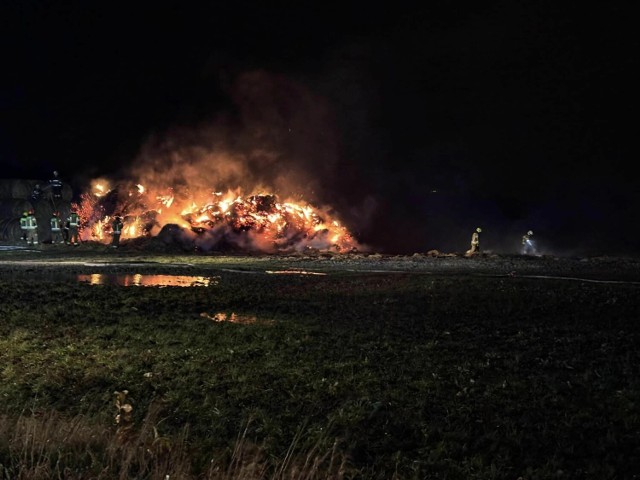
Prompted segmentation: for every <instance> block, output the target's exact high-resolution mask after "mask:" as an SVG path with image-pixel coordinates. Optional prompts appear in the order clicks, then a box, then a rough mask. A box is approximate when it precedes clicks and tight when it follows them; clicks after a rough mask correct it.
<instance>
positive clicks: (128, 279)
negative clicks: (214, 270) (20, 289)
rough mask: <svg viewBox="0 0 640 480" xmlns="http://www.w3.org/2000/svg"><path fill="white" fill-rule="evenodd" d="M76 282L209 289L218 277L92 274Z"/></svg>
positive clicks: (215, 283) (216, 282)
mask: <svg viewBox="0 0 640 480" xmlns="http://www.w3.org/2000/svg"><path fill="white" fill-rule="evenodd" d="M77 280H78V281H79V282H84V283H89V284H90V285H120V286H122V287H209V286H213V285H217V284H218V281H219V280H220V277H199V276H192V275H142V274H139V273H135V274H106V273H92V274H89V275H78V276H77Z"/></svg>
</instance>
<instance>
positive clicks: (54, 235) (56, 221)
mask: <svg viewBox="0 0 640 480" xmlns="http://www.w3.org/2000/svg"><path fill="white" fill-rule="evenodd" d="M49 224H50V225H51V243H64V240H63V239H62V220H60V214H59V213H58V212H53V214H52V215H51V220H49Z"/></svg>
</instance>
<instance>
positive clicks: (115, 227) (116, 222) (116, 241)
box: [111, 215, 124, 248]
mask: <svg viewBox="0 0 640 480" xmlns="http://www.w3.org/2000/svg"><path fill="white" fill-rule="evenodd" d="M122 227H124V224H123V223H122V218H120V215H116V216H115V217H114V219H113V222H112V223H111V228H112V233H113V238H112V240H111V247H112V248H118V247H119V246H120V234H121V233H122Z"/></svg>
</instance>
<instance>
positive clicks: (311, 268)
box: [0, 243, 640, 282]
mask: <svg viewBox="0 0 640 480" xmlns="http://www.w3.org/2000/svg"><path fill="white" fill-rule="evenodd" d="M222 270H228V271H237V272H244V273H255V274H276V273H281V274H293V275H295V274H298V275H313V274H334V275H335V274H348V273H349V272H371V273H377V272H384V273H393V272H413V273H419V274H438V275H441V274H447V275H449V274H450V275H497V276H503V275H504V276H512V277H513V276H520V277H539V278H545V277H561V278H566V279H567V280H586V281H608V282H640V257H637V258H636V257H605V256H600V257H557V256H546V255H545V256H525V255H499V254H491V253H485V254H481V255H477V256H474V257H472V258H467V257H465V256H464V255H462V254H441V253H436V254H426V253H424V254H423V253H417V254H414V255H410V256H400V255H383V254H358V253H353V254H333V253H316V252H307V253H294V254H289V255H282V254H281V255H250V254H220V253H198V252H174V251H144V250H139V249H133V248H126V247H124V248H121V249H118V250H115V249H110V248H108V247H107V246H105V245H103V244H94V243H85V244H82V245H80V246H78V247H73V246H66V245H41V246H40V247H39V248H25V247H24V246H17V248H16V246H11V245H0V275H22V274H26V275H31V274H33V273H34V272H37V273H38V274H40V275H41V276H43V277H42V278H45V277H46V278H49V279H54V278H56V277H57V276H58V275H60V276H64V277H67V276H68V275H69V274H84V275H91V274H103V275H108V274H121V275H124V274H130V275H136V274H138V275H178V276H195V277H200V276H203V277H207V276H211V275H215V273H216V272H219V271H222ZM105 278H106V277H105Z"/></svg>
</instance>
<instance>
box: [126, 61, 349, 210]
mask: <svg viewBox="0 0 640 480" xmlns="http://www.w3.org/2000/svg"><path fill="white" fill-rule="evenodd" d="M229 94H230V96H231V97H232V99H233V101H234V105H235V109H234V111H233V112H227V113H225V114H222V115H220V116H218V117H217V118H215V119H213V120H211V121H210V122H207V123H204V124H200V125H197V126H181V127H175V128H173V129H170V130H169V131H165V132H161V133H157V134H155V135H153V136H151V137H150V138H148V140H147V141H146V142H145V143H144V145H143V146H142V149H141V151H140V154H139V156H138V158H137V159H136V161H135V162H134V164H133V166H132V168H131V169H130V170H129V171H128V172H127V173H126V175H127V176H130V177H133V178H137V179H139V181H140V183H142V184H144V185H145V186H146V185H149V187H150V188H155V187H157V188H161V187H166V186H167V185H169V186H172V187H175V188H176V189H179V188H180V187H182V186H188V187H189V189H190V190H192V191H196V190H199V191H203V192H208V191H211V189H217V190H220V191H226V190H234V189H237V188H240V189H242V191H244V192H245V193H247V194H252V193H262V192H264V193H273V194H276V195H278V196H279V197H280V198H281V199H282V200H288V199H291V200H297V201H300V200H304V201H307V202H310V203H317V202H318V201H320V200H321V199H322V197H323V195H322V192H323V191H324V190H326V189H327V188H328V187H329V186H328V185H326V184H324V183H323V179H330V178H333V175H332V174H331V172H332V170H333V169H334V167H335V164H336V162H337V160H338V158H339V151H338V142H337V140H336V138H337V137H336V132H335V130H334V128H335V125H334V122H333V119H332V114H331V110H330V108H329V107H328V106H327V105H326V104H325V102H324V101H323V100H322V99H321V98H319V97H317V96H315V95H314V94H313V93H312V92H310V91H309V90H308V89H307V88H305V87H304V86H302V85H301V84H299V83H295V82H294V81H292V80H290V79H288V78H285V77H283V76H278V75H273V74H269V73H266V72H263V71H256V72H251V73H245V74H243V75H240V76H239V78H238V79H237V82H236V83H235V85H234V86H233V87H232V88H231V90H230V92H229Z"/></svg>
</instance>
